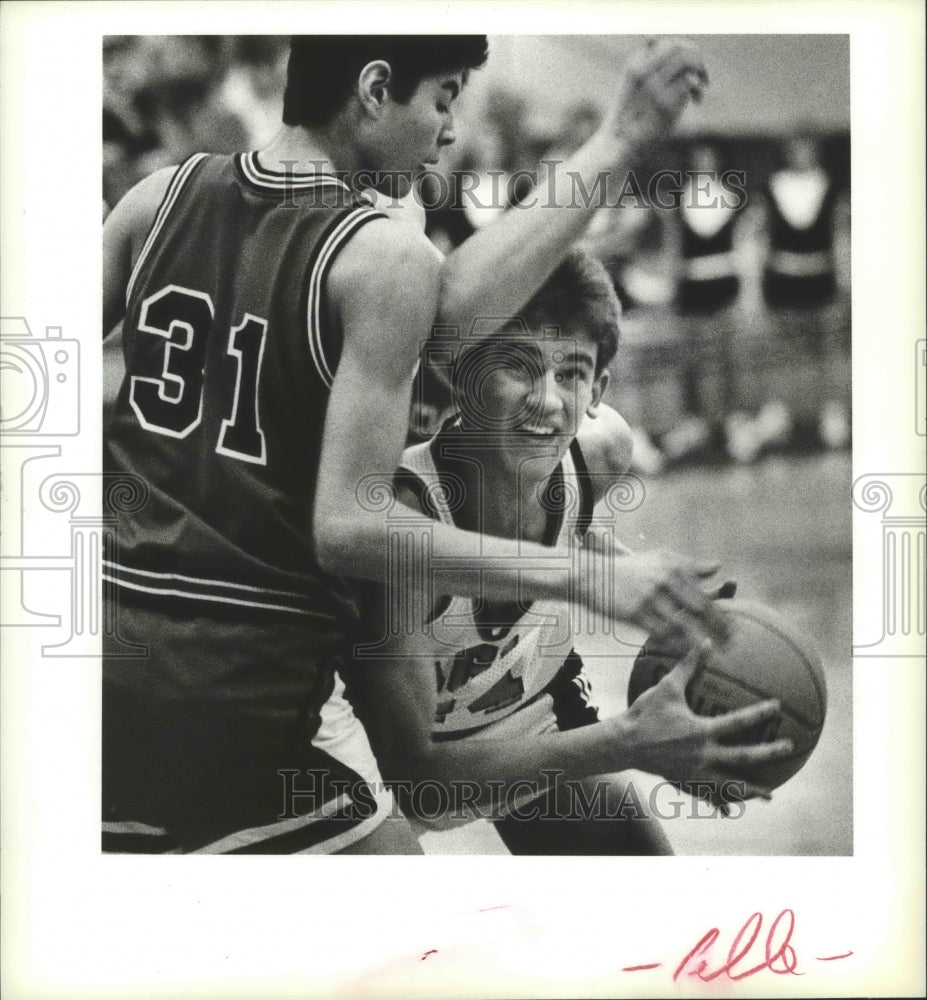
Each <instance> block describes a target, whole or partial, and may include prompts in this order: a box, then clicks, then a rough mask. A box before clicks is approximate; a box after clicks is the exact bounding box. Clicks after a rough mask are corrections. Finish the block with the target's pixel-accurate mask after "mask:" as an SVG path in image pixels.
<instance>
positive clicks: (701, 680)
mask: <svg viewBox="0 0 927 1000" xmlns="http://www.w3.org/2000/svg"><path fill="white" fill-rule="evenodd" d="M722 607H723V608H724V609H725V611H726V613H727V615H728V617H729V621H730V628H731V637H730V640H729V641H728V643H727V645H726V646H725V647H724V648H723V649H717V648H712V649H710V650H708V652H707V654H705V655H704V656H703V657H702V659H701V661H700V662H699V666H698V670H697V672H696V674H695V676H694V677H693V678H692V680H691V682H690V683H689V686H688V687H687V689H686V700H687V701H688V703H689V705H690V706H691V708H692V710H693V711H694V712H696V713H697V714H699V715H721V714H723V713H725V712H731V711H733V710H735V709H738V708H746V707H747V706H749V705H752V704H755V703H756V702H758V701H765V700H767V699H769V698H777V699H778V700H779V703H780V706H781V718H779V719H771V720H769V721H767V722H764V723H763V724H762V725H761V726H760V727H759V728H758V729H757V730H756V731H754V732H750V731H748V732H747V733H746V734H740V735H738V736H737V737H736V738H734V739H733V740H732V742H737V743H766V742H769V741H771V740H774V739H780V738H783V739H789V740H791V741H792V745H793V747H794V750H793V752H792V754H791V755H790V756H788V757H785V758H782V759H780V760H775V761H769V762H768V763H765V764H759V765H756V766H754V767H752V768H750V769H749V770H746V771H744V772H743V777H744V778H746V779H747V780H749V781H752V782H755V783H756V784H759V785H763V786H764V787H766V788H770V789H772V788H778V787H779V786H780V785H782V784H783V783H784V782H786V781H788V780H789V778H791V777H792V776H793V775H794V774H797V773H798V771H800V770H801V768H802V767H803V766H804V764H805V762H806V761H807V760H808V758H809V757H810V756H811V752H812V751H813V750H814V748H815V745H816V744H817V742H818V737H819V736H820V735H821V729H822V727H823V725H824V716H825V713H826V710H827V688H826V685H825V681H824V672H823V669H822V666H821V658H820V656H819V655H818V653H817V652H816V650H815V649H814V647H813V646H812V645H811V643H810V642H809V641H808V640H807V639H806V638H805V637H804V636H802V635H801V634H800V633H799V632H798V631H797V630H796V629H795V628H794V627H793V626H792V625H791V624H789V623H788V622H786V621H785V620H784V619H783V618H782V617H781V616H780V615H778V614H777V613H776V612H774V611H772V610H771V609H769V608H766V607H764V606H763V605H761V604H756V603H752V602H747V601H740V600H727V601H724V602H723V604H722ZM672 646H673V643H672V642H667V641H666V640H664V643H663V644H662V646H658V645H656V644H655V643H654V642H652V641H650V640H648V641H647V642H646V643H645V645H644V647H643V649H642V650H641V652H640V653H639V654H638V657H637V659H636V661H635V663H634V669H633V670H632V671H631V677H630V680H629V682H628V704H629V705H632V704H633V703H634V702H635V701H636V700H637V699H638V698H639V697H640V696H641V695H642V694H643V693H644V692H645V691H646V690H648V689H649V688H651V687H653V686H654V685H655V684H657V683H658V682H659V681H660V680H661V679H662V678H663V677H664V676H665V675H666V674H667V673H669V671H670V670H672V669H673V667H674V666H675V665H676V664H677V663H678V662H679V659H680V653H679V650H675V651H674V650H673V649H672Z"/></svg>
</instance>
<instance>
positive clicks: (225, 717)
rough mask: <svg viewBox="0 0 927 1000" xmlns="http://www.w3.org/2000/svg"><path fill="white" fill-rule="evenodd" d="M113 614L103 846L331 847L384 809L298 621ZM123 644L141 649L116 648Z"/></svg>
mask: <svg viewBox="0 0 927 1000" xmlns="http://www.w3.org/2000/svg"><path fill="white" fill-rule="evenodd" d="M108 610H109V611H110V612H111V613H112V612H113V610H114V609H113V606H112V602H109V608H108ZM118 611H119V615H118V635H119V640H121V641H116V640H114V639H112V638H109V639H106V640H104V663H103V746H102V749H103V837H102V847H103V850H104V851H105V852H113V853H145V854H155V853H178V854H186V853H202V854H310V853H319V854H321V853H334V852H336V851H340V850H343V849H344V848H346V847H348V846H350V845H351V844H354V843H356V842H357V841H359V840H361V839H362V838H363V837H366V836H367V835H368V834H370V833H371V832H372V831H373V830H374V829H376V827H377V826H379V824H380V823H381V822H382V821H383V820H384V819H386V818H387V816H389V815H390V812H391V811H392V809H393V800H392V795H391V793H390V792H389V791H388V790H386V789H385V788H384V785H383V782H382V779H381V778H380V774H379V770H378V768H377V764H376V761H375V759H374V756H373V753H372V751H371V749H370V745H369V743H368V741H367V736H366V733H365V732H364V730H363V728H362V726H361V724H360V722H359V721H358V720H357V718H356V717H355V715H354V712H353V710H352V708H351V706H350V704H349V703H348V702H347V701H346V699H345V697H344V685H343V683H342V681H341V678H340V676H339V672H338V668H339V658H338V656H337V654H335V653H333V652H332V645H331V642H330V641H327V642H320V640H319V636H318V634H317V633H315V634H314V633H313V630H312V628H311V624H307V622H306V620H305V619H300V620H296V619H295V618H289V617H287V618H285V619H283V618H281V616H279V615H274V616H269V617H268V620H266V621H255V620H251V621H247V622H241V621H235V620H234V619H233V618H231V617H228V618H224V617H222V616H221V615H217V616H215V617H211V616H208V615H201V614H200V612H199V609H197V611H196V612H195V613H193V614H189V613H180V614H170V615H168V614H165V613H164V611H163V609H158V610H157V611H155V610H153V609H151V608H147V607H143V606H142V607H138V606H132V605H127V604H126V603H125V602H120V605H119V609H118ZM110 620H111V621H112V620H114V619H113V618H112V617H111V618H110ZM129 644H134V646H135V647H136V651H138V650H139V649H141V650H143V651H144V650H145V649H146V648H147V654H146V655H141V656H125V655H124V654H125V653H126V651H127V647H128V645H129Z"/></svg>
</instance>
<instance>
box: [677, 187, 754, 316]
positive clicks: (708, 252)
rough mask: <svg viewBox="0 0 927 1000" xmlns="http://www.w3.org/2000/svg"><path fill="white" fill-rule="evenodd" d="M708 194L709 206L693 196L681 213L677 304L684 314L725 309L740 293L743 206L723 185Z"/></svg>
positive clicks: (682, 207)
mask: <svg viewBox="0 0 927 1000" xmlns="http://www.w3.org/2000/svg"><path fill="white" fill-rule="evenodd" d="M704 193H707V194H709V195H710V196H711V198H710V202H709V203H706V204H701V203H700V202H699V200H698V198H697V196H695V195H693V196H692V197H691V198H690V201H691V203H685V204H683V205H682V206H681V209H680V220H681V229H682V247H681V252H682V274H681V276H680V281H679V286H678V288H677V290H676V301H677V305H678V306H679V308H680V309H681V310H682V311H684V312H711V311H713V310H716V309H722V308H723V307H724V306H726V305H729V304H730V303H731V302H732V301H733V299H734V298H736V296H737V293H738V291H739V289H740V279H739V277H738V274H737V262H736V260H735V259H734V227H735V225H736V222H737V218H738V208H739V204H738V202H736V201H735V200H734V196H733V194H731V192H730V191H728V189H727V188H725V187H724V186H723V185H721V184H720V183H716V184H715V185H714V186H713V187H712V188H710V189H709V190H708V191H707V192H704Z"/></svg>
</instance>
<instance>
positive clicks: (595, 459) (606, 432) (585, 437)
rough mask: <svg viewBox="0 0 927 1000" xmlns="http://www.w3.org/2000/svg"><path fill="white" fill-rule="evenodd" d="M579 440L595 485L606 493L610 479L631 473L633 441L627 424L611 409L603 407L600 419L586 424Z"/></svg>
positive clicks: (600, 410) (578, 436)
mask: <svg viewBox="0 0 927 1000" xmlns="http://www.w3.org/2000/svg"><path fill="white" fill-rule="evenodd" d="M576 440H577V443H578V444H579V447H580V450H581V451H582V454H583V458H584V459H585V462H586V466H587V468H588V469H589V472H590V473H591V474H592V476H593V482H594V483H596V484H597V485H599V484H600V485H601V489H602V491H603V492H604V490H605V488H606V487H607V484H608V482H609V481H610V480H611V479H615V478H617V477H618V476H622V475H624V473H625V472H627V471H628V467H629V466H630V464H631V454H632V452H633V450H634V439H633V436H632V434H631V428H630V427H629V426H628V422H627V421H626V420H625V419H624V417H622V416H621V414H620V413H618V411H617V410H614V409H612V407H610V406H607V405H606V404H604V403H602V404H600V406H599V410H598V414H597V416H596V417H595V418H594V419H591V418H589V417H586V419H585V420H584V421H583V423H582V424H581V426H580V428H579V432H578V433H577V435H576Z"/></svg>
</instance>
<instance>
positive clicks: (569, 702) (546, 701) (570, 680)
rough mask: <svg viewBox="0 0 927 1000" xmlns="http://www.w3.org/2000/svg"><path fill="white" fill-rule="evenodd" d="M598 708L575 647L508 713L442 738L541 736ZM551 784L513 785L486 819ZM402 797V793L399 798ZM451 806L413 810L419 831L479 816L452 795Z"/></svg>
mask: <svg viewBox="0 0 927 1000" xmlns="http://www.w3.org/2000/svg"><path fill="white" fill-rule="evenodd" d="M598 719H599V713H598V708H597V707H596V706H595V705H594V704H593V702H592V686H591V684H590V683H589V678H588V677H587V676H586V673H585V671H584V670H583V661H582V659H581V658H580V656H579V654H578V653H577V652H576V651H575V650H572V651H571V652H570V654H569V656H568V657H567V658H566V660H564V663H563V666H562V667H561V668H560V670H558V671H557V673H556V675H555V676H554V678H553V680H551V681H550V683H549V684H548V685H547V687H545V688H544V690H543V691H541V692H539V693H538V694H536V695H535V696H534V697H533V698H531V699H530V700H529V701H526V702H525V703H524V704H523V705H522V706H521V707H519V708H518V709H516V711H514V712H512V713H511V714H510V715H507V716H506V717H505V718H504V719H499V721H498V722H491V723H489V724H488V725H485V726H481V727H480V728H479V729H474V730H470V731H468V732H467V733H465V734H464V735H462V736H459V735H458V734H454V735H453V736H451V735H450V734H449V735H448V736H447V737H445V738H444V739H443V740H442V742H450V741H451V740H452V739H454V738H457V739H465V740H472V741H489V740H491V741H493V742H495V743H498V744H502V745H506V744H508V745H510V744H511V743H513V742H515V741H519V740H524V739H526V738H531V737H533V736H543V735H545V734H548V733H556V732H566V731H567V730H570V729H578V728H579V727H580V726H588V725H591V724H592V723H594V722H598ZM549 787H550V786H549V784H548V783H547V780H546V779H545V778H544V776H543V775H541V774H540V773H539V774H538V776H537V778H536V779H534V780H530V781H526V782H524V783H523V784H516V785H515V786H513V787H512V792H511V794H505V795H502V796H501V797H500V798H499V800H498V801H497V802H496V801H491V802H490V803H489V804H488V805H487V807H486V809H485V810H482V809H481V813H482V812H485V813H486V818H488V819H501V818H502V817H504V816H506V815H508V814H509V813H510V812H511V811H513V810H516V809H518V808H520V807H521V806H524V805H526V804H527V803H529V802H532V801H533V800H534V799H536V798H538V797H539V796H541V795H544V794H545V793H546V792H547V791H548V790H549ZM400 802H402V799H401V798H400ZM450 805H451V808H450V810H449V811H448V812H446V813H444V814H441V815H436V816H434V817H433V818H432V817H430V816H424V815H416V816H414V817H412V816H410V822H411V824H412V827H413V829H414V830H415V831H416V833H417V834H419V835H421V834H423V833H425V832H427V831H428V830H449V829H452V828H454V827H458V826H462V825H464V824H466V823H469V822H472V821H473V820H474V819H477V818H478V816H476V815H472V814H468V813H467V812H466V810H465V809H459V808H455V806H456V804H455V803H454V802H453V801H452V802H451V803H450Z"/></svg>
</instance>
